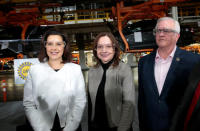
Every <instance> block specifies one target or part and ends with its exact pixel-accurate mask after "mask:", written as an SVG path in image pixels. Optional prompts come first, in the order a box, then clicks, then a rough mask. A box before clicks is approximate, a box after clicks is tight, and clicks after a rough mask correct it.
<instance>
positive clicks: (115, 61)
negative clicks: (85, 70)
mask: <svg viewBox="0 0 200 131" xmlns="http://www.w3.org/2000/svg"><path fill="white" fill-rule="evenodd" d="M104 36H107V37H108V38H110V40H111V42H112V46H113V49H114V51H115V54H114V57H113V64H112V66H113V67H115V66H118V64H119V61H120V59H119V56H120V48H119V44H118V41H117V40H116V39H115V37H114V36H113V34H112V33H110V32H101V33H99V34H98V35H97V36H96V38H95V40H94V46H93V55H94V57H95V59H96V61H97V63H96V65H95V67H97V66H99V64H100V59H99V58H98V57H97V45H98V41H99V39H100V38H101V37H104Z"/></svg>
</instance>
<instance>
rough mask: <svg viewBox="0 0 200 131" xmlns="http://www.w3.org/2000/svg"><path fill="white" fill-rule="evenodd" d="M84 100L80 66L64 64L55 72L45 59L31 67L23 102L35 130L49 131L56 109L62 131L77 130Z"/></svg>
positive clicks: (83, 85) (83, 84)
mask: <svg viewBox="0 0 200 131" xmlns="http://www.w3.org/2000/svg"><path fill="white" fill-rule="evenodd" d="M85 103H86V94H85V83H84V78H83V75H82V72H81V68H80V66H79V65H77V64H74V63H66V64H64V66H63V67H62V68H61V69H60V70H59V71H57V72H56V71H55V70H54V69H53V68H51V67H50V66H49V65H48V63H47V62H45V63H39V64H35V65H33V66H31V68H30V70H29V73H28V77H27V80H26V82H25V85H24V98H23V105H24V109H25V113H26V116H27V118H28V120H29V122H30V123H31V126H32V127H33V129H34V131H50V130H51V128H52V126H53V122H54V118H55V114H56V112H57V113H58V116H59V118H60V125H61V127H64V129H63V131H74V130H76V128H77V127H78V126H79V123H80V120H81V117H82V114H83V110H84V107H85Z"/></svg>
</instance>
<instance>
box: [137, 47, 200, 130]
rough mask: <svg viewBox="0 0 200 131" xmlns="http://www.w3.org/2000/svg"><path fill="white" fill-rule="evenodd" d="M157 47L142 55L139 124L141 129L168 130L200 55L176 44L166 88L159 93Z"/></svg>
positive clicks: (165, 83) (139, 67)
mask: <svg viewBox="0 0 200 131" xmlns="http://www.w3.org/2000/svg"><path fill="white" fill-rule="evenodd" d="M155 56H156V51H154V52H152V53H151V54H149V55H147V56H144V57H143V58H141V59H140V61H139V65H138V71H139V97H138V110H139V124H140V129H141V131H168V130H169V127H170V124H171V119H172V116H173V114H174V112H175V110H176V108H177V105H178V104H179V102H180V100H181V98H182V96H183V94H184V91H185V88H186V85H187V79H188V76H189V74H190V71H191V69H192V68H193V66H194V64H195V63H197V62H198V61H200V55H197V54H194V53H191V52H187V51H185V50H181V49H179V48H178V47H177V49H176V52H175V54H174V57H173V60H172V63H171V65H170V68H169V71H168V74H167V76H166V79H165V82H164V85H163V89H162V92H161V94H160V95H159V93H158V89H157V85H156V81H155V77H154V65H155Z"/></svg>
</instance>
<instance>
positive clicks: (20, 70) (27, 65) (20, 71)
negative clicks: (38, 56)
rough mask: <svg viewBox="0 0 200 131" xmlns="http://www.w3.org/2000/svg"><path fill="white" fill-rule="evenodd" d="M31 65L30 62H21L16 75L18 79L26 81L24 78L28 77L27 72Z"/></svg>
mask: <svg viewBox="0 0 200 131" xmlns="http://www.w3.org/2000/svg"><path fill="white" fill-rule="evenodd" d="M31 65H32V63H31V62H23V63H22V64H21V65H20V66H19V67H18V70H17V72H18V75H19V76H20V78H22V79H23V80H26V77H27V75H28V71H29V69H30V67H31Z"/></svg>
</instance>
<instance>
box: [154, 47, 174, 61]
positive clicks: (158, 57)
mask: <svg viewBox="0 0 200 131" xmlns="http://www.w3.org/2000/svg"><path fill="white" fill-rule="evenodd" d="M176 48H177V46H175V47H174V49H173V50H172V52H171V53H170V55H169V56H168V57H167V59H168V58H173V57H174V54H175V51H176ZM155 59H163V58H162V57H161V56H160V55H159V53H158V50H157V51H156V58H155Z"/></svg>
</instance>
